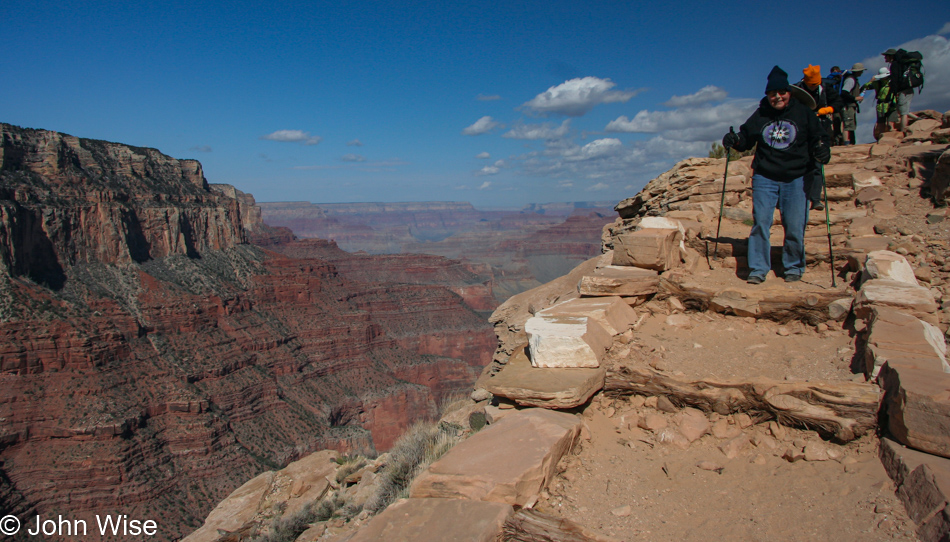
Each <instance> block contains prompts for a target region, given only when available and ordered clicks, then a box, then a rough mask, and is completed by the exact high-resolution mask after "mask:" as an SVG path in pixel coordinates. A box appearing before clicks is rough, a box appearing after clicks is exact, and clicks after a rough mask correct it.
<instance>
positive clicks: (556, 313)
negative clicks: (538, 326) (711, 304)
mask: <svg viewBox="0 0 950 542" xmlns="http://www.w3.org/2000/svg"><path fill="white" fill-rule="evenodd" d="M537 315H538V316H541V317H542V318H547V317H561V316H566V317H571V316H586V317H588V318H592V319H593V320H594V321H596V322H597V323H599V324H600V325H601V326H603V328H604V330H605V331H607V333H610V334H611V335H617V334H618V333H623V332H624V331H627V330H628V329H630V326H632V325H633V324H635V323H636V322H637V313H636V312H635V311H634V310H633V309H632V308H630V305H628V304H626V303H624V302H623V301H622V300H620V299H619V298H616V297H601V298H591V297H588V298H578V299H571V300H569V301H565V302H563V303H558V304H557V305H554V306H553V307H549V308H547V309H544V310H542V311H540V312H538V313H537Z"/></svg>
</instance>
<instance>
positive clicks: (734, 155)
mask: <svg viewBox="0 0 950 542" xmlns="http://www.w3.org/2000/svg"><path fill="white" fill-rule="evenodd" d="M754 153H755V147H753V148H751V149H749V150H747V151H743V152H739V151H737V150H735V149H729V159H730V160H738V159H739V158H742V157H743V156H751V155H753V154H754ZM709 157H710V158H725V157H726V148H725V147H723V146H722V144H721V143H713V144H712V147H711V148H710V149H709Z"/></svg>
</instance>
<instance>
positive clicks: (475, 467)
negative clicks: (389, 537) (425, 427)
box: [407, 408, 581, 540]
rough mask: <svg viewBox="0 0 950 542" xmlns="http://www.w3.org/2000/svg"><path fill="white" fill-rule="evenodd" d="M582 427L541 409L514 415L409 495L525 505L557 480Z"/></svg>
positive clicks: (449, 457) (478, 436) (432, 469)
mask: <svg viewBox="0 0 950 542" xmlns="http://www.w3.org/2000/svg"><path fill="white" fill-rule="evenodd" d="M580 428H581V420H580V418H578V417H577V416H575V415H573V414H566V413H563V412H555V411H553V410H546V409H538V408H532V409H527V410H521V411H517V412H513V413H511V414H508V415H507V416H505V417H504V418H502V420H501V421H499V422H498V423H497V424H494V425H490V426H488V427H487V428H485V429H483V430H481V431H479V432H478V433H475V434H474V435H472V436H471V437H469V438H468V439H466V440H463V441H462V442H461V443H459V444H458V445H456V446H455V447H454V448H452V449H451V450H449V452H448V453H446V454H445V455H444V456H442V458H440V459H439V460H438V461H436V462H435V463H433V464H432V465H430V466H429V468H428V470H426V471H425V472H424V473H422V474H421V475H420V476H419V477H418V478H417V479H416V480H415V482H413V484H412V486H411V487H410V490H409V496H410V498H414V499H421V498H462V499H472V500H483V501H493V502H501V503H505V504H510V505H512V506H525V505H526V504H528V503H529V502H531V501H532V500H534V499H536V498H537V497H538V495H539V494H540V492H541V489H542V488H543V487H544V486H545V485H546V484H547V482H548V480H550V479H551V477H552V476H553V475H554V471H555V467H556V466H557V462H558V461H559V460H560V459H561V457H562V456H563V455H564V454H565V453H567V452H568V451H569V450H570V449H571V447H572V446H573V445H574V442H575V441H576V439H577V437H578V435H579V434H580ZM407 540H411V538H410V539H407Z"/></svg>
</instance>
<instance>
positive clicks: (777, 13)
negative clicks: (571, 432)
mask: <svg viewBox="0 0 950 542" xmlns="http://www.w3.org/2000/svg"><path fill="white" fill-rule="evenodd" d="M948 38H950V2H947V1H946V0H941V1H932V2H931V1H923V2H921V1H917V2H907V3H904V4H903V7H902V8H900V9H899V8H897V4H896V3H895V2H893V0H889V1H887V2H863V3H860V4H852V3H839V2H827V1H823V2H808V1H799V2H781V3H775V2H741V1H740V2H725V3H723V2H678V3H670V4H668V5H667V4H664V3H662V2H630V1H627V2H614V1H604V2H597V1H591V2H566V1H560V0H551V1H545V2H536V1H528V2H517V1H512V0H507V1H505V2H494V1H483V2H478V3H474V2H451V1H442V2H412V3H409V2H345V1H334V2H319V1H310V2H272V3H255V2H241V1H229V2H210V1H201V0H193V1H189V2H177V1H174V2H138V1H134V0H129V1H125V2H98V1H84V2H74V1H57V2H6V3H4V5H3V7H2V8H0V73H2V74H3V75H2V77H3V78H2V86H0V89H2V90H0V96H2V99H0V122H8V123H11V124H15V125H19V126H24V127H31V128H43V129H49V130H56V131H60V132H64V133H69V134H72V135H75V136H79V137H87V138H95V139H104V140H108V141H115V142H120V143H126V144H130V145H136V146H144V147H154V148H157V149H159V150H160V151H162V152H164V153H165V154H168V155H171V156H174V157H176V158H196V159H198V160H200V161H201V162H202V164H203V166H204V171H205V176H206V177H207V178H208V180H209V182H212V183H228V184H233V185H234V186H236V187H237V188H238V189H240V190H243V191H245V192H250V193H251V194H253V195H254V196H255V197H256V198H257V200H258V201H290V200H292V201H301V200H303V201H312V202H348V201H426V200H440V201H449V200H451V201H471V202H472V203H474V204H475V205H476V206H479V207H498V206H520V205H523V204H525V203H529V202H540V203H543V202H554V201H618V200H620V199H623V198H625V197H628V196H631V195H633V194H635V193H636V192H637V191H638V190H639V189H640V188H641V187H642V186H643V185H644V184H645V183H646V182H647V181H648V180H649V179H651V178H653V177H654V176H656V175H657V174H658V173H660V172H662V171H665V170H666V169H668V168H669V167H670V166H671V165H672V164H674V163H675V162H676V161H677V160H679V159H681V158H684V157H687V156H693V155H705V153H706V152H707V151H708V148H709V145H710V143H711V142H712V141H714V140H718V139H720V138H721V136H722V134H723V133H724V132H725V131H727V130H728V126H729V125H731V124H734V125H736V126H738V125H739V124H741V123H742V122H743V121H744V120H745V118H746V117H747V116H748V115H749V113H750V112H751V110H752V109H754V107H755V104H756V103H757V101H758V99H759V98H761V96H762V91H763V89H764V87H765V79H766V75H767V74H768V72H769V70H770V69H771V68H772V66H773V65H775V64H778V65H779V66H781V67H783V68H784V69H785V70H786V71H788V72H789V73H790V74H791V78H792V79H793V81H794V80H797V79H798V78H799V77H800V76H801V69H802V68H804V67H806V66H807V65H808V64H809V63H811V64H820V65H821V66H822V72H823V73H827V72H828V68H830V67H831V65H833V64H837V65H840V66H842V67H845V68H846V67H850V66H851V64H852V63H854V62H857V61H863V62H864V63H865V64H867V65H868V67H869V69H872V70H874V71H876V70H877V68H879V67H881V66H882V65H883V59H882V58H881V57H880V52H881V51H883V50H884V49H886V48H888V47H897V46H902V45H905V44H907V45H909V46H910V47H909V48H913V49H919V50H921V51H922V52H923V53H924V65H925V68H926V70H927V82H926V84H925V87H924V92H923V94H921V95H919V96H915V98H914V103H913V106H914V108H915V109H917V108H934V109H937V110H939V111H946V110H948V109H950V46H948V41H947V40H948ZM871 73H872V72H870V71H869V72H867V73H866V74H865V76H864V77H863V80H867V79H868V78H869V77H870V75H871ZM865 110H866V113H864V114H862V115H861V116H860V117H859V123H860V124H861V129H860V130H859V135H860V137H862V138H863V139H865V140H868V138H869V137H870V135H869V134H870V125H871V124H872V123H873V106H872V105H869V106H868V107H866V108H865Z"/></svg>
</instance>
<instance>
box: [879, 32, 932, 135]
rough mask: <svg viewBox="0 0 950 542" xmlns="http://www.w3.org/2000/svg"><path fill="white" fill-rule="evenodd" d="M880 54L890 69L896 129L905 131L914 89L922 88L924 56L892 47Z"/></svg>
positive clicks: (919, 89)
mask: <svg viewBox="0 0 950 542" xmlns="http://www.w3.org/2000/svg"><path fill="white" fill-rule="evenodd" d="M881 54H882V55H884V60H885V61H886V62H887V63H888V67H889V68H890V71H891V92H892V93H893V94H894V95H895V96H896V98H897V114H898V115H899V120H898V129H899V130H900V131H901V132H904V133H907V115H908V114H909V113H910V101H911V99H912V98H913V97H914V89H917V92H918V93H920V91H921V90H923V88H924V71H923V70H924V66H923V58H924V57H923V55H921V54H920V53H919V52H917V51H905V50H903V49H894V48H891V49H888V50H887V51H884V52H883V53H881Z"/></svg>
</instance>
